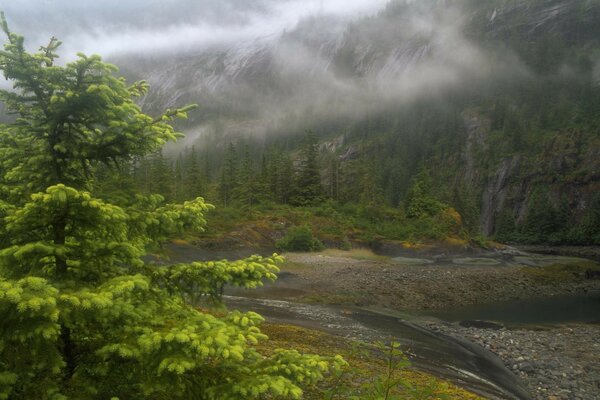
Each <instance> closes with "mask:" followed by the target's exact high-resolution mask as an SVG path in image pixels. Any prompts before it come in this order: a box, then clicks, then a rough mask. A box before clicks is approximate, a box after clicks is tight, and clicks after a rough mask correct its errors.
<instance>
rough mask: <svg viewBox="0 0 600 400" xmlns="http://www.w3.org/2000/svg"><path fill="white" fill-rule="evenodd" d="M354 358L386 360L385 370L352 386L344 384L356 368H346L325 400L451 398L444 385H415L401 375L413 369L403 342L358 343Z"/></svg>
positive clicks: (327, 393)
mask: <svg viewBox="0 0 600 400" xmlns="http://www.w3.org/2000/svg"><path fill="white" fill-rule="evenodd" d="M350 355H351V357H352V358H356V357H382V356H383V358H384V360H385V364H386V365H385V370H384V372H383V373H381V374H373V376H369V379H368V380H366V381H365V382H364V383H363V384H361V385H360V387H358V388H357V387H352V386H350V385H347V384H343V383H342V382H343V381H344V380H345V375H349V374H351V373H352V369H351V368H352V366H351V365H346V366H345V367H344V368H342V369H340V370H339V371H338V372H337V373H336V375H335V376H334V384H333V386H332V387H331V388H328V389H326V390H324V391H323V399H325V400H336V399H350V400H401V399H402V400H428V399H431V400H433V399H436V400H442V399H448V398H449V396H447V395H446V394H445V393H444V390H445V389H446V388H445V387H443V386H444V385H440V384H439V383H437V382H435V381H430V382H428V383H427V384H415V383H414V382H411V380H409V379H407V378H406V377H404V376H402V374H401V372H402V371H404V370H406V369H407V368H409V367H410V365H411V363H410V362H409V361H408V357H407V356H406V354H404V352H402V350H401V349H400V343H397V342H391V343H389V344H387V343H384V342H377V343H375V344H374V346H368V345H366V344H363V343H356V344H355V345H354V347H353V349H352V352H351V354H350Z"/></svg>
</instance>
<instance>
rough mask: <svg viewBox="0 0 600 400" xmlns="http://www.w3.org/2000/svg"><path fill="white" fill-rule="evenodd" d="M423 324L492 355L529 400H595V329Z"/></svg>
mask: <svg viewBox="0 0 600 400" xmlns="http://www.w3.org/2000/svg"><path fill="white" fill-rule="evenodd" d="M423 324H424V325H426V327H427V328H429V329H434V330H436V331H439V332H442V333H445V334H448V335H451V336H456V337H462V338H465V339H468V340H471V341H472V342H474V343H477V344H479V345H480V346H482V347H484V348H486V349H488V350H489V351H491V352H493V353H495V354H496V355H497V356H498V357H499V358H500V359H501V360H502V361H503V362H504V363H505V365H506V366H507V368H509V369H510V370H512V371H513V373H514V374H515V375H517V376H518V377H519V378H520V379H521V380H522V381H523V382H524V383H525V385H526V386H527V387H529V389H530V392H531V394H532V397H533V399H535V400H580V399H581V400H592V399H600V349H599V348H598V346H597V344H598V343H600V326H598V325H578V326H574V327H552V328H548V329H547V330H528V329H515V330H509V329H506V328H503V329H501V330H499V331H497V330H496V331H494V330H490V329H479V328H473V327H469V328H464V327H461V326H459V325H448V324H441V323H438V322H426V323H423Z"/></svg>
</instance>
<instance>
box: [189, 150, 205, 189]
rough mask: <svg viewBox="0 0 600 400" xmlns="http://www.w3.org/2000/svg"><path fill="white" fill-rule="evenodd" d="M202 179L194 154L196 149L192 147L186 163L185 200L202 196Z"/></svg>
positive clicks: (196, 157)
mask: <svg viewBox="0 0 600 400" xmlns="http://www.w3.org/2000/svg"><path fill="white" fill-rule="evenodd" d="M204 189H205V188H204V178H203V176H202V170H201V168H200V162H199V161H198V156H197V154H196V148H195V147H194V146H192V149H191V150H190V153H189V156H188V158H187V162H186V174H185V193H186V198H188V199H193V198H196V197H198V196H201V195H203V194H204V193H203V191H204Z"/></svg>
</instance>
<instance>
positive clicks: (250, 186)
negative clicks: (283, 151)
mask: <svg viewBox="0 0 600 400" xmlns="http://www.w3.org/2000/svg"><path fill="white" fill-rule="evenodd" d="M257 185H258V182H257V179H256V173H255V171H254V168H253V166H252V159H251V158H250V149H249V147H248V145H246V146H245V147H244V157H243V158H242V164H241V166H240V170H239V175H238V178H237V185H236V186H235V187H234V188H233V197H234V198H235V200H236V201H237V202H238V203H239V204H242V205H244V206H252V205H254V204H256V203H257V202H258V197H259V196H258V193H257Z"/></svg>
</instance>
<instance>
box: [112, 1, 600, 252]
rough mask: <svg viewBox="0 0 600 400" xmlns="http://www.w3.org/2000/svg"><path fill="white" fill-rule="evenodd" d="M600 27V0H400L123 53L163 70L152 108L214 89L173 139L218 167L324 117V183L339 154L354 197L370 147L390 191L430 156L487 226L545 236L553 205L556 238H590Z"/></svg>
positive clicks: (445, 184)
mask: <svg viewBox="0 0 600 400" xmlns="http://www.w3.org/2000/svg"><path fill="white" fill-rule="evenodd" d="M599 41H600V1H598V0H487V1H479V0H421V1H409V0H392V1H390V2H389V3H388V4H387V5H386V6H385V8H383V9H382V10H381V11H379V12H378V13H376V14H374V15H369V16H364V17H359V18H348V17H341V16H339V15H338V16H336V15H328V14H326V13H321V14H315V16H312V17H308V18H305V19H303V20H301V21H300V22H299V23H298V24H297V25H295V26H292V27H290V28H288V29H287V30H285V31H283V32H278V33H270V34H268V35H264V36H259V37H256V36H252V37H248V39H242V40H239V41H237V42H236V43H234V44H232V43H220V44H219V43H214V44H211V45H209V46H207V45H205V44H203V45H200V44H199V45H198V46H196V47H195V46H193V44H192V45H190V46H187V47H186V48H185V50H181V51H176V52H166V53H165V52H153V53H151V54H150V53H143V52H137V53H135V54H133V53H129V54H128V53H124V54H119V55H114V56H112V57H111V61H113V62H114V63H115V64H117V65H119V66H120V67H121V71H122V72H123V73H124V74H125V75H126V76H128V77H129V78H131V79H135V78H144V79H146V80H148V82H149V83H150V85H151V91H150V92H149V94H148V95H147V96H146V97H145V98H144V99H142V105H143V107H144V108H145V109H146V110H147V111H149V112H158V111H159V110H162V109H164V108H166V107H173V106H175V105H181V104H185V103H198V104H200V106H201V107H200V108H199V110H198V111H197V112H195V113H194V114H193V115H192V117H191V119H190V120H189V121H188V122H186V123H185V125H182V126H181V128H182V129H184V131H185V132H186V133H187V138H186V139H185V140H184V141H183V142H182V143H181V144H180V145H179V147H173V148H172V149H171V150H170V151H171V153H172V152H175V151H178V150H180V149H181V147H182V146H188V147H189V146H191V145H193V144H194V145H196V147H198V148H203V149H205V151H206V153H207V154H208V155H207V157H208V158H210V161H211V163H212V164H215V165H214V166H213V168H212V169H213V170H218V169H219V168H220V163H221V162H222V160H223V154H224V151H225V148H226V144H227V143H228V142H230V141H234V142H235V141H240V140H242V141H244V142H245V143H251V144H252V145H253V146H254V148H256V149H258V150H255V151H253V154H254V155H255V156H256V157H257V158H258V156H259V154H260V153H261V150H260V149H262V148H266V147H269V146H271V145H278V146H279V147H280V148H284V149H287V150H288V151H289V152H291V153H293V152H294V151H296V150H297V145H298V143H299V139H298V137H299V135H301V134H302V133H303V132H305V131H306V130H312V131H314V132H315V133H317V134H318V135H319V137H320V141H321V144H322V146H321V147H322V155H321V158H322V160H321V161H322V165H323V171H322V172H323V181H324V184H330V182H328V177H330V176H331V174H330V171H329V169H330V168H331V167H330V164H331V163H330V161H326V160H331V159H335V160H337V161H336V162H338V163H339V164H340V166H339V169H340V171H341V172H342V175H343V176H344V179H345V182H342V186H344V187H345V189H344V190H341V191H340V194H339V198H338V200H340V201H356V199H358V198H359V197H360V193H358V190H359V189H358V186H357V185H355V183H356V181H357V179H358V178H357V177H356V176H355V175H356V174H355V173H354V172H353V171H354V169H355V165H354V164H356V160H357V159H361V160H362V159H366V160H368V162H369V163H370V164H371V166H372V169H373V171H374V179H375V180H376V184H377V186H378V187H379V188H380V189H381V191H382V193H383V195H384V198H385V201H386V202H387V203H388V204H389V205H391V206H397V205H399V204H401V203H402V202H403V200H404V199H405V197H406V194H407V192H408V190H409V188H410V186H411V184H412V183H413V181H414V177H415V176H416V174H417V173H418V172H420V171H424V170H425V171H427V173H428V175H429V176H430V178H431V179H432V181H433V183H432V185H431V187H432V191H434V192H435V193H434V194H435V195H436V196H437V197H438V198H440V199H441V200H443V201H445V202H447V203H449V204H451V205H453V206H454V207H455V208H456V209H458V210H459V212H460V213H461V215H463V219H464V220H465V221H467V223H468V224H469V225H470V226H471V227H472V229H474V230H480V231H481V232H483V233H484V234H486V235H496V236H499V237H501V238H504V239H505V240H512V239H514V238H515V237H516V236H515V235H516V234H517V232H520V234H522V235H529V237H530V238H533V240H535V232H536V229H537V228H535V226H536V224H538V225H539V224H540V221H537V220H539V219H542V220H545V221H548V220H551V223H550V225H553V226H551V227H550V228H548V229H551V230H552V232H554V233H556V235H557V236H556V238H558V237H560V238H562V239H564V240H567V239H566V237H567V236H568V237H569V238H570V239H569V240H570V241H572V242H577V243H580V242H586V241H588V242H589V241H594V240H596V239H590V238H591V237H592V236H593V235H596V233H594V232H596V231H595V230H594V229H596V228H593V226H594V225H595V224H596V220H595V219H594V218H596V217H595V215H597V214H599V215H600V199H599V198H598V193H600V179H599V178H600V171H599V161H598V160H599V159H600V158H599V156H600V131H599V129H600V43H599ZM344 171H345V174H344ZM536 207H538V208H540V210H536ZM541 208H544V209H543V210H542V209H541ZM596 208H597V209H598V211H597V212H596V211H594V210H596ZM598 218H600V217H598ZM536 219H537V220H536ZM598 223H599V224H600V220H598ZM542 225H543V224H542ZM583 226H584V227H585V228H581V227H583ZM577 229H579V231H577ZM565 230H566V231H568V232H567V233H565V232H566V231H565ZM596 230H597V229H596ZM559 231H560V232H562V233H560V232H559ZM563 231H565V232H563ZM527 232H529V233H527ZM559 233H560V235H559ZM598 235H600V233H599V234H598ZM562 239H561V240H562ZM598 239H600V236H598Z"/></svg>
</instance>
